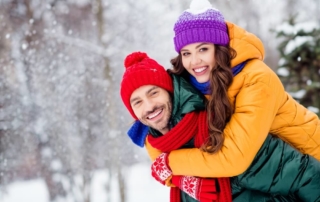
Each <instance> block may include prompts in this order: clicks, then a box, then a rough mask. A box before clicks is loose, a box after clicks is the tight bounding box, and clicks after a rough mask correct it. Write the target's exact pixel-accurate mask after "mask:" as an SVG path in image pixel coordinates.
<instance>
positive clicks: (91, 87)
mask: <svg viewBox="0 0 320 202" xmlns="http://www.w3.org/2000/svg"><path fill="white" fill-rule="evenodd" d="M210 2H211V3H212V4H213V6H214V7H216V8H218V9H219V10H220V11H221V12H222V13H223V14H224V16H225V18H226V20H228V21H232V22H234V23H237V24H238V25H240V26H242V27H244V28H246V29H247V30H248V31H250V32H252V33H254V34H256V35H257V36H259V37H260V38H261V40H262V41H263V43H264V45H265V50H266V58H265V62H266V63H267V64H268V65H269V66H270V67H272V69H273V70H274V71H276V72H277V73H278V75H279V76H280V77H281V79H282V81H283V83H284V85H285V87H286V88H287V90H288V91H290V92H291V94H292V95H293V96H294V97H295V98H296V99H297V100H298V101H300V102H301V104H303V105H305V106H306V107H308V108H309V109H311V110H312V111H314V112H316V113H318V115H319V109H320V97H319V96H320V14H319V13H320V0H304V1H299V0H287V1H276V0H264V1H257V0H242V1H232V0H211V1H210ZM189 3H190V1H185V0H162V1H149V0H122V1H116V0H0V30H1V32H0V200H1V195H2V194H4V193H5V190H6V187H7V186H8V185H10V183H12V182H15V181H24V180H30V179H36V178H41V179H43V180H44V181H45V184H46V187H47V189H48V191H49V196H50V201H51V202H54V201H58V199H59V200H61V199H62V201H63V199H66V198H68V200H69V201H75V202H90V194H91V193H90V189H89V187H90V184H91V180H92V173H93V172H94V171H96V170H99V169H106V170H108V175H109V176H110V178H116V179H117V181H118V183H117V184H118V186H119V198H120V199H119V201H120V202H125V201H126V193H127V189H128V186H127V184H126V180H125V179H126V170H127V169H128V168H130V166H132V165H134V164H135V163H138V162H148V161H149V159H148V157H147V155H146V153H145V150H144V149H141V148H138V147H136V146H134V144H133V143H131V141H130V140H129V138H128V137H127V135H126V131H127V130H128V128H129V127H130V124H131V123H132V121H133V120H132V118H131V117H130V116H129V114H128V112H127V111H126V109H125V107H124V106H123V105H122V102H121V98H120V96H119V84H120V80H121V76H122V73H123V71H124V66H123V60H124V58H125V56H126V55H127V54H129V53H131V52H132V51H145V52H147V53H148V54H149V55H150V57H152V58H155V59H156V60H158V61H159V63H161V64H163V65H164V66H165V67H167V68H170V63H169V61H170V59H171V58H173V57H175V56H176V53H175V52H174V48H173V41H172V38H173V30H172V29H173V24H174V22H175V20H176V19H177V17H178V15H179V14H181V12H182V11H183V10H185V9H187V8H188V6H189ZM75 176H77V177H75ZM110 187H111V185H110V184H108V183H107V184H106V185H105V186H104V191H105V192H106V193H108V192H110ZM70 199H71V200H70ZM109 201H110V199H108V202H109Z"/></svg>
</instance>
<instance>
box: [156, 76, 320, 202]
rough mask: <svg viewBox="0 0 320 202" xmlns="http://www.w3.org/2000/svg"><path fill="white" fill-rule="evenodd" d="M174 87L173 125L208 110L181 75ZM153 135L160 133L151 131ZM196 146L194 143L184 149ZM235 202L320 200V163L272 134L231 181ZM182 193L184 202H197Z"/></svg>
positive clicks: (174, 78) (313, 201)
mask: <svg viewBox="0 0 320 202" xmlns="http://www.w3.org/2000/svg"><path fill="white" fill-rule="evenodd" d="M172 78H173V84H174V95H173V109H172V111H173V112H172V119H171V123H172V124H173V125H172V126H173V127H174V125H176V124H177V123H178V122H179V121H180V120H181V119H182V117H183V115H184V114H186V113H189V112H190V111H193V110H204V104H203V99H204V97H203V95H202V94H201V93H200V92H198V91H197V90H196V89H194V87H193V86H191V84H189V83H188V82H187V81H185V80H184V79H183V78H181V77H179V76H175V75H172ZM150 132H151V134H152V135H153V136H155V137H157V136H159V135H160V134H159V133H157V131H155V130H152V129H150ZM190 147H194V144H193V140H190V141H189V142H188V143H186V144H185V146H184V148H190ZM230 180H231V186H232V197H233V201H235V202H247V201H248V202H251V201H254V202H260V201H261V202H269V201H270V202H272V201H274V202H293V201H307V202H317V201H320V162H319V161H317V160H316V159H315V158H313V157H311V156H308V155H303V154H301V153H300V152H298V151H297V150H295V149H294V148H292V147H291V146H290V145H288V144H287V143H285V142H284V141H282V140H281V139H279V138H276V137H273V136H272V135H268V137H267V138H266V140H265V142H264V144H263V145H262V147H261V148H260V150H259V152H258V153H257V155H256V157H255V159H254V161H253V162H252V164H251V165H250V167H249V168H248V169H247V170H246V171H245V172H244V173H242V174H241V175H238V176H236V177H232V178H230ZM181 193H182V199H181V201H182V202H196V200H195V199H193V198H191V197H190V196H189V195H187V194H185V193H184V192H181Z"/></svg>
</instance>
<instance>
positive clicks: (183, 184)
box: [171, 176, 218, 202]
mask: <svg viewBox="0 0 320 202" xmlns="http://www.w3.org/2000/svg"><path fill="white" fill-rule="evenodd" d="M171 180H172V184H174V185H176V186H177V187H179V188H180V189H181V190H182V191H183V192H185V193H187V194H188V195H189V196H191V197H192V198H194V199H196V200H198V201H200V202H213V201H217V199H218V193H217V188H216V180H215V179H213V178H199V177H193V176H172V179H171Z"/></svg>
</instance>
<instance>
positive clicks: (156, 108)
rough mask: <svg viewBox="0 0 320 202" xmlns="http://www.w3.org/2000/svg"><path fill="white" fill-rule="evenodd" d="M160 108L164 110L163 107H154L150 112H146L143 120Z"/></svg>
mask: <svg viewBox="0 0 320 202" xmlns="http://www.w3.org/2000/svg"><path fill="white" fill-rule="evenodd" d="M162 108H164V107H163V106H155V107H154V108H153V109H152V110H150V111H147V112H146V113H145V115H143V118H144V119H147V117H148V116H149V115H150V114H153V113H154V112H155V111H157V110H158V109H162Z"/></svg>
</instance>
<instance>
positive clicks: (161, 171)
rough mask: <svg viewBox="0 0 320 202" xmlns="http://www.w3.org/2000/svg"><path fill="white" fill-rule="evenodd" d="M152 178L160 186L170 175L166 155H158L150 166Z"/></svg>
mask: <svg viewBox="0 0 320 202" xmlns="http://www.w3.org/2000/svg"><path fill="white" fill-rule="evenodd" d="M151 174H152V176H153V177H154V178H155V179H156V180H157V181H159V182H160V183H161V184H163V185H164V184H165V181H166V179H168V178H169V177H170V176H171V175H172V171H171V169H170V167H169V164H168V153H162V154H160V155H159V156H158V157H157V158H156V159H155V160H154V162H153V163H152V165H151Z"/></svg>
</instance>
